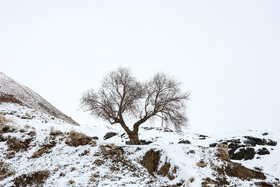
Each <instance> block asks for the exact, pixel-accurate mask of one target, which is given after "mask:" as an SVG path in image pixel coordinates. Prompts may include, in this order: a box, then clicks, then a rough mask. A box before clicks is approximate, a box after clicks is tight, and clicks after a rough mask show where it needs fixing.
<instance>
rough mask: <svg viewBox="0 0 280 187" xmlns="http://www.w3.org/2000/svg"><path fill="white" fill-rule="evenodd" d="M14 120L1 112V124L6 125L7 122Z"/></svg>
mask: <svg viewBox="0 0 280 187" xmlns="http://www.w3.org/2000/svg"><path fill="white" fill-rule="evenodd" d="M9 122H13V121H12V120H9V119H7V118H6V117H5V116H2V115H1V114H0V124H2V125H4V124H6V123H9Z"/></svg>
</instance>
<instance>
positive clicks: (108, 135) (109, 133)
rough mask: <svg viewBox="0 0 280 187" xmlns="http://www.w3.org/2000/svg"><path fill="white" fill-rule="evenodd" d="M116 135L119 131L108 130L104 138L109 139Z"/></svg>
mask: <svg viewBox="0 0 280 187" xmlns="http://www.w3.org/2000/svg"><path fill="white" fill-rule="evenodd" d="M116 135H117V133H115V132H108V133H107V134H105V136H104V137H103V139H104V140H107V139H109V138H112V137H113V136H116Z"/></svg>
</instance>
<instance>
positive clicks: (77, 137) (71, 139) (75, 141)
mask: <svg viewBox="0 0 280 187" xmlns="http://www.w3.org/2000/svg"><path fill="white" fill-rule="evenodd" d="M91 141H92V138H91V137H89V136H87V135H85V134H84V133H80V132H76V131H74V130H72V131H70V133H69V136H68V138H67V139H66V141H65V143H66V144H67V145H69V146H74V147H77V146H80V145H87V144H89V143H90V142H91Z"/></svg>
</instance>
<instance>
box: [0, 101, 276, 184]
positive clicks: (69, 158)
mask: <svg viewBox="0 0 280 187" xmlns="http://www.w3.org/2000/svg"><path fill="white" fill-rule="evenodd" d="M0 113H1V114H2V116H3V117H1V116H0V119H1V121H0V122H1V123H0V127H1V128H0V186H24V185H30V186H36V185H38V184H43V186H193V187H197V186H277V185H278V186H279V184H280V183H279V179H277V177H279V176H280V175H279V161H280V159H279V151H280V146H279V143H278V142H279V141H280V140H279V137H280V132H279V131H274V132H269V131H267V132H266V133H265V135H263V134H264V132H263V131H236V132H230V133H224V134H216V135H208V136H206V135H200V134H196V133H191V132H187V131H186V132H183V133H182V134H179V135H178V134H177V133H175V132H173V131H172V130H170V129H164V128H151V127H143V128H141V129H140V138H141V139H142V140H145V141H143V142H146V143H149V144H147V145H139V146H133V145H127V144H126V141H127V140H128V137H127V136H126V134H124V131H123V130H122V129H121V128H120V127H119V126H109V125H108V126H106V125H102V126H100V125H98V124H95V125H81V126H73V125H71V124H70V123H67V122H65V121H64V120H61V119H58V118H54V117H52V116H49V115H47V114H44V113H42V112H40V111H36V110H34V109H30V108H29V107H27V106H24V105H20V104H17V103H2V104H0ZM108 132H115V133H116V135H115V136H112V137H111V138H108V137H109V136H106V135H108ZM244 136H252V137H259V138H266V139H271V140H273V141H277V144H276V145H275V146H267V145H263V146H262V147H266V148H268V149H269V151H270V154H268V155H262V156H260V158H258V159H257V156H256V157H255V158H254V159H252V160H246V161H245V160H240V161H233V160H228V159H225V158H223V157H221V155H219V152H218V151H217V148H216V147H210V146H209V145H210V144H212V143H215V142H218V141H219V140H226V139H232V138H234V139H236V138H238V139H242V138H244ZM104 137H107V138H108V139H105V138H104ZM97 139H98V140H97ZM260 147H261V146H260ZM260 147H258V148H260ZM272 149H273V150H272ZM240 164H242V165H245V166H246V167H247V168H246V167H243V166H242V165H240ZM255 167H259V170H258V171H257V170H256V168H255Z"/></svg>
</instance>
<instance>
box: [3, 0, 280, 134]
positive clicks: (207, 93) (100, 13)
mask: <svg viewBox="0 0 280 187" xmlns="http://www.w3.org/2000/svg"><path fill="white" fill-rule="evenodd" d="M279 10H280V1H278V0H275V1H273V0H269V1H266V0H262V1H256V0H254V1H249V0H247V1H243V0H242V1H241V0H240V1H225V0H221V1H208V0H205V1H177V0H172V1H164V0H158V1H155V0H149V1H145V0H141V1H132V0H127V1H123V0H122V1H115V0H114V1H113V0H112V1H107V0H104V1H103V0H102V1H101V0H100V1H71V0H65V1H57V0H56V1H0V72H3V73H4V74H6V75H8V76H10V77H11V78H13V79H15V80H17V81H18V82H20V83H23V84H24V85H26V86H28V87H30V88H31V89H33V90H34V91H36V92H37V93H39V94H40V95H41V96H43V97H44V98H45V99H46V100H48V101H49V102H50V103H52V104H53V105H54V106H56V107H57V108H58V109H60V110H62V111H63V112H65V113H66V114H67V115H70V116H71V117H72V118H74V119H75V120H77V121H78V122H80V123H96V122H95V121H94V120H92V117H90V116H89V114H86V113H83V112H82V111H79V110H77V109H78V108H79V101H80V97H81V95H82V93H83V92H84V91H86V90H87V89H89V88H98V87H99V86H100V81H101V80H102V78H103V76H105V75H106V74H107V73H108V72H109V71H111V70H115V69H116V68H118V67H119V66H123V67H128V68H130V69H131V70H132V72H133V74H134V75H135V76H136V77H137V78H138V79H140V80H146V79H149V78H150V77H151V76H153V75H154V74H155V73H156V72H166V73H169V74H171V75H174V76H175V78H177V79H178V80H180V81H181V82H182V83H183V90H185V91H190V92H191V100H190V101H189V103H188V109H187V113H188V116H189V119H190V123H189V125H190V128H191V129H192V130H196V131H203V132H207V131H209V130H210V131H213V132H214V131H224V130H231V129H240V128H242V129H243V128H250V129H258V128H261V129H263V128H268V129H275V128H279V125H280V11H279Z"/></svg>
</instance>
